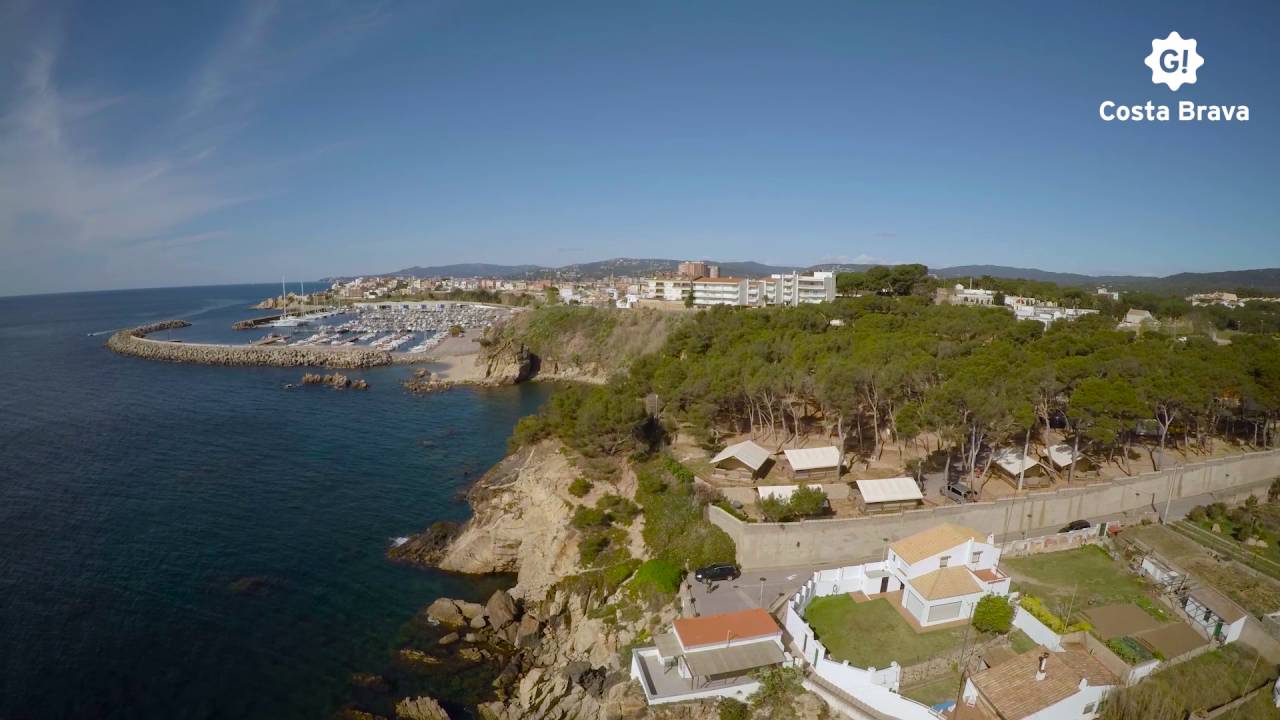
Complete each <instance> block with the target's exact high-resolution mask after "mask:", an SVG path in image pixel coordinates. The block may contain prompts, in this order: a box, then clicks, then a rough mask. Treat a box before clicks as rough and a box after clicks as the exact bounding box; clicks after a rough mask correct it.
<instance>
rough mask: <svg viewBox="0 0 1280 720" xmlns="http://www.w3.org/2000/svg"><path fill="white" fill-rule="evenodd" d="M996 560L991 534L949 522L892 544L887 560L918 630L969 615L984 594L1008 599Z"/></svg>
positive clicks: (1004, 577)
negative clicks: (984, 533)
mask: <svg viewBox="0 0 1280 720" xmlns="http://www.w3.org/2000/svg"><path fill="white" fill-rule="evenodd" d="M999 562H1000V548H999V547H998V546H997V545H996V544H995V538H994V537H993V536H991V535H982V534H981V533H979V532H978V531H977V530H973V529H971V528H967V527H962V526H960V525H954V524H952V523H943V524H942V525H936V526H934V527H932V528H930V529H928V530H924V531H922V532H918V533H916V534H915V535H911V536H909V537H905V538H903V539H901V540H899V541H897V542H895V543H893V544H892V545H890V546H889V556H888V558H887V559H886V563H887V565H888V572H889V574H891V575H892V576H893V580H894V581H896V582H897V584H898V585H899V586H900V588H901V589H902V607H903V609H905V610H906V611H907V613H908V614H910V615H911V616H912V617H914V618H915V619H916V621H917V622H919V623H920V626H921V627H928V626H930V625H937V624H939V623H945V622H951V621H953V620H960V619H964V618H969V617H972V616H973V608H974V606H975V605H977V604H978V600H980V599H981V598H982V596H984V595H991V594H994V595H1008V594H1009V576H1008V575H1004V574H1002V573H1001V572H1000V571H999V570H997V569H996V566H997V565H998V564H999ZM892 584H893V583H892V582H886V581H884V580H882V581H881V584H880V588H877V589H878V590H879V592H886V588H887V587H888V586H890V585H892ZM864 592H865V591H864ZM868 594H870V593H868Z"/></svg>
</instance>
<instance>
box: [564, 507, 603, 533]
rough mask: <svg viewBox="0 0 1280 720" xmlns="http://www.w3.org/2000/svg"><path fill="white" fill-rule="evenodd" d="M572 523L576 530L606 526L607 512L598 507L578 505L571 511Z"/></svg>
mask: <svg viewBox="0 0 1280 720" xmlns="http://www.w3.org/2000/svg"><path fill="white" fill-rule="evenodd" d="M572 523H573V526H574V527H575V528H577V529H578V530H589V529H591V528H603V527H608V526H609V513H607V512H605V511H604V510H600V509H598V508H589V507H586V506H584V505H579V506H578V507H577V509H575V510H574V511H573V520H572Z"/></svg>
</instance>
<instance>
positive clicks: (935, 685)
mask: <svg viewBox="0 0 1280 720" xmlns="http://www.w3.org/2000/svg"><path fill="white" fill-rule="evenodd" d="M902 695H903V696H904V697H909V698H911V699H912V700H915V701H916V702H918V703H924V704H925V705H928V706H930V707H932V706H934V705H937V704H939V703H944V702H946V701H948V700H955V699H957V698H958V697H959V696H960V673H958V672H951V673H947V674H946V675H945V676H943V677H940V678H938V679H937V680H931V681H929V682H927V683H925V684H924V685H917V686H916V687H912V688H903V690H902Z"/></svg>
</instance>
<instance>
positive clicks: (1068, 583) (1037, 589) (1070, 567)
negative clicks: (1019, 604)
mask: <svg viewBox="0 0 1280 720" xmlns="http://www.w3.org/2000/svg"><path fill="white" fill-rule="evenodd" d="M1002 564H1003V567H1004V569H1005V570H1006V571H1008V573H1009V574H1010V575H1011V576H1012V577H1013V579H1014V581H1015V582H1017V584H1018V587H1019V589H1021V590H1022V591H1024V592H1026V593H1029V594H1031V595H1035V596H1036V597H1038V598H1040V599H1041V600H1043V601H1044V603H1045V606H1046V607H1048V608H1049V609H1050V610H1051V611H1053V613H1054V614H1056V615H1058V616H1059V617H1063V618H1066V613H1067V612H1068V608H1070V610H1071V614H1072V615H1078V614H1079V611H1082V610H1087V609H1089V608H1090V607H1093V606H1096V605H1112V604H1116V603H1126V602H1131V603H1134V604H1136V605H1138V606H1139V607H1143V608H1144V609H1147V610H1148V612H1152V613H1153V614H1156V613H1161V614H1162V615H1167V613H1165V612H1164V611H1163V610H1161V609H1160V607H1159V606H1158V605H1154V604H1153V601H1152V598H1153V597H1155V593H1154V588H1152V587H1151V585H1150V584H1149V583H1147V581H1145V580H1143V579H1142V578H1140V577H1138V576H1137V575H1134V574H1133V573H1130V572H1129V571H1128V569H1127V568H1125V566H1124V565H1122V564H1120V563H1119V562H1116V561H1115V560H1112V559H1111V557H1110V556H1109V555H1107V553H1106V551H1105V550H1103V549H1102V548H1099V547H1095V546H1086V547H1082V548H1076V549H1074V550H1063V551H1061V552H1054V553H1043V554H1040V555H1030V556H1028V557H1021V558H1013V559H1010V560H1005V561H1003V563H1002ZM1157 617H1160V615H1157ZM1163 619H1167V618H1163Z"/></svg>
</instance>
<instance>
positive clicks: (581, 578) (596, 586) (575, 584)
mask: <svg viewBox="0 0 1280 720" xmlns="http://www.w3.org/2000/svg"><path fill="white" fill-rule="evenodd" d="M638 567H640V561H639V560H636V559H635V558H627V559H626V560H623V561H621V562H619V563H615V564H613V565H610V566H609V567H606V568H604V569H602V570H588V571H587V572H582V573H578V574H577V575H570V576H568V577H566V578H563V579H562V580H560V582H558V583H556V584H555V585H552V586H551V587H549V588H547V594H546V598H547V599H548V600H550V599H552V598H554V597H555V594H556V591H558V590H563V591H565V592H567V593H571V594H574V595H591V596H596V597H607V596H609V595H612V594H613V593H614V592H616V591H617V589H618V588H619V587H622V583H624V582H626V581H627V578H629V577H631V573H633V572H635V571H636V568H638Z"/></svg>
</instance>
